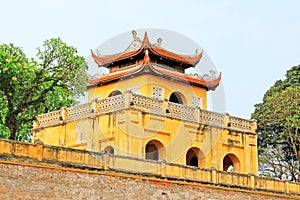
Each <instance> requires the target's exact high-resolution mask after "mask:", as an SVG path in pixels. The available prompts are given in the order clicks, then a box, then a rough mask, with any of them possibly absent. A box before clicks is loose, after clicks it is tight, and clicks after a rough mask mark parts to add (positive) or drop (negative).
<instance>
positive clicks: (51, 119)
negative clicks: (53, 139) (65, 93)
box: [36, 110, 61, 126]
mask: <svg viewBox="0 0 300 200" xmlns="http://www.w3.org/2000/svg"><path fill="white" fill-rule="evenodd" d="M60 119H61V114H60V110H57V111H53V112H49V113H46V114H41V115H37V116H36V121H37V122H38V124H39V125H40V126H44V125H49V124H55V123H58V122H59V120H60Z"/></svg>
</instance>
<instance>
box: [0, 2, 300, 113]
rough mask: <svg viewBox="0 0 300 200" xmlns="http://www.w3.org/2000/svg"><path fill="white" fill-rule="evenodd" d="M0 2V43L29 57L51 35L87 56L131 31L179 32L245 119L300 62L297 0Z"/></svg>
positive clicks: (228, 108)
mask: <svg viewBox="0 0 300 200" xmlns="http://www.w3.org/2000/svg"><path fill="white" fill-rule="evenodd" d="M0 2H1V4H0V6H1V12H0V19H1V29H0V30H1V31H0V43H15V44H16V45H17V46H20V47H23V50H24V51H25V53H26V54H27V55H28V56H30V57H32V56H34V54H35V49H36V47H38V46H40V45H41V44H42V43H43V41H45V40H46V39H49V38H51V37H61V38H62V39H63V40H64V41H65V42H67V43H68V44H70V45H73V46H76V47H77V48H78V50H79V52H80V54H82V55H84V56H88V55H89V52H90V49H94V48H96V47H97V46H99V45H101V44H102V43H103V42H105V41H106V40H108V39H110V38H111V37H112V36H115V35H118V34H120V33H124V32H127V31H131V30H132V29H141V28H145V29H147V28H157V29H167V30H171V31H175V32H177V33H180V34H183V35H185V36H186V37H188V38H190V39H191V40H193V41H194V42H196V43H197V44H198V45H200V46H201V47H202V48H203V49H204V50H205V52H206V53H207V54H208V55H209V57H210V58H211V60H212V61H213V62H214V64H215V67H216V68H217V69H218V71H220V72H222V78H223V80H222V85H223V86H224V94H225V99H226V101H225V102H226V104H225V105H226V106H225V110H226V112H228V113H229V114H232V115H235V116H240V117H243V118H250V115H251V113H252V112H253V110H254V107H253V106H254V104H256V103H258V102H260V101H261V99H262V97H263V94H264V93H265V91H266V90H267V89H268V88H269V87H270V86H271V85H273V84H274V82H275V81H276V80H278V79H282V78H284V74H285V72H286V70H288V69H289V68H291V67H292V66H293V65H298V64H300V49H299V48H300V14H299V8H300V1H298V0H286V1H280V0H273V1H271V0H264V1H262V0H251V1H242V0H223V1H221V0H219V1H217V0H216V1H214V0H207V1H203V0H191V1H176V0H172V1H168V0H165V1H161V0H151V1H142V0H139V1H129V0H128V1H125V0H123V1H122V0H118V1H117V0H110V1H108V0H105V1H101V0H82V1H80V0H51V1H50V0H44V1H40V0H26V1H21V0H18V1H17V0H0ZM140 36H141V35H140ZM141 37H142V36H141ZM163 41H164V38H163ZM130 42H131V41H128V43H130ZM153 42H155V41H153ZM217 111H218V109H217ZM220 112H223V111H222V110H221V111H220Z"/></svg>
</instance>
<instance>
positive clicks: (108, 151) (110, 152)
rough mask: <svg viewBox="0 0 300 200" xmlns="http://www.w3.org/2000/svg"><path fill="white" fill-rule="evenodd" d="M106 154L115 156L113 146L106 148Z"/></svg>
mask: <svg viewBox="0 0 300 200" xmlns="http://www.w3.org/2000/svg"><path fill="white" fill-rule="evenodd" d="M104 153H109V154H114V153H115V150H114V148H113V147H112V146H107V147H105V148H104Z"/></svg>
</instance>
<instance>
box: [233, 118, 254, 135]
mask: <svg viewBox="0 0 300 200" xmlns="http://www.w3.org/2000/svg"><path fill="white" fill-rule="evenodd" d="M229 123H230V127H231V128H234V129H239V130H247V131H251V124H252V121H251V120H246V119H241V118H238V117H233V116H229Z"/></svg>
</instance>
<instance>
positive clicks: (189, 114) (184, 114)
mask: <svg viewBox="0 0 300 200" xmlns="http://www.w3.org/2000/svg"><path fill="white" fill-rule="evenodd" d="M195 111H196V108H194V107H191V106H185V105H182V104H178V103H172V102H168V112H169V114H168V115H169V116H172V117H177V118H180V119H188V120H195Z"/></svg>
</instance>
